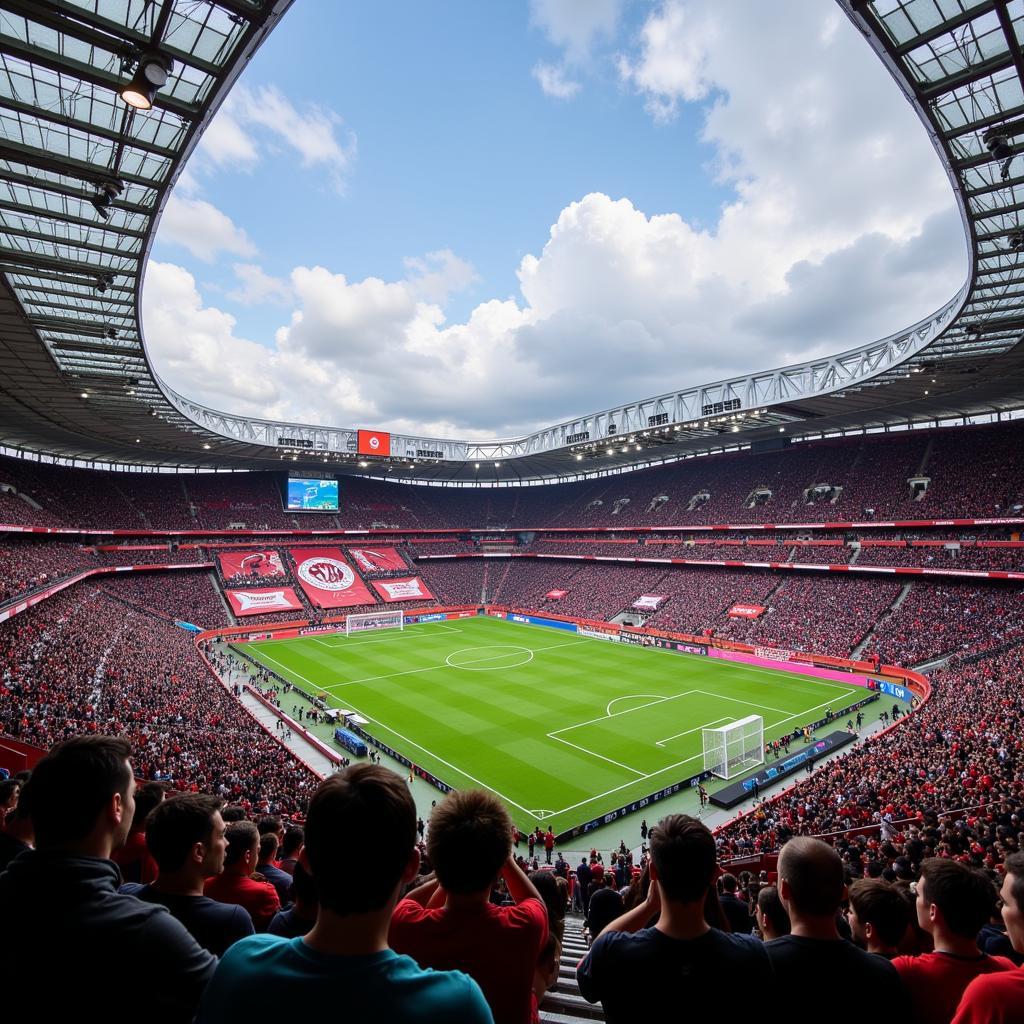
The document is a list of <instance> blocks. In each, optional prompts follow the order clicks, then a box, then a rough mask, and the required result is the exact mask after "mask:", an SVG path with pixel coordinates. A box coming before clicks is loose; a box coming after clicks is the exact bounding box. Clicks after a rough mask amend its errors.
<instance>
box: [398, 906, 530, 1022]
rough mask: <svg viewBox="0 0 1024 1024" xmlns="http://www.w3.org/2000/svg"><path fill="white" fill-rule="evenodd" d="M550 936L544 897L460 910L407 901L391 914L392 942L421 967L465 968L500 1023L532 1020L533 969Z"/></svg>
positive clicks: (461, 969) (438, 968)
mask: <svg viewBox="0 0 1024 1024" xmlns="http://www.w3.org/2000/svg"><path fill="white" fill-rule="evenodd" d="M547 938H548V912H547V910H546V908H545V907H544V904H543V903H541V902H540V901H539V900H535V899H527V900H523V902H522V903H520V904H518V905H517V906H514V907H496V906H494V904H493V903H485V904H483V905H481V906H480V907H473V908H472V909H469V908H467V909H458V910H451V909H449V908H447V907H435V908H433V909H429V910H428V909H427V908H425V907H421V906H420V905H419V904H418V903H416V902H414V901H413V900H402V901H401V902H400V903H399V904H398V906H397V907H395V913H394V915H393V916H392V918H391V929H390V931H389V933H388V944H389V945H390V946H391V948H392V949H393V950H394V951H395V952H396V953H406V954H408V955H409V956H411V957H412V958H413V959H414V960H415V961H416V962H417V963H418V964H419V965H420V966H421V967H433V968H434V969H435V970H439V971H452V970H457V971H465V972H466V974H468V975H469V976H470V977H471V978H473V979H475V981H476V982H477V984H478V985H479V986H480V988H481V989H482V990H483V993H484V997H485V998H486V999H487V1002H488V1004H489V1005H490V1007H491V1012H492V1013H493V1014H494V1024H528V1022H529V1021H530V1019H531V1000H532V996H533V971H534V968H535V967H536V966H537V957H538V955H539V954H540V950H541V947H542V946H543V945H544V943H545V942H547Z"/></svg>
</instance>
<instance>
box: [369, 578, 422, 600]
mask: <svg viewBox="0 0 1024 1024" xmlns="http://www.w3.org/2000/svg"><path fill="white" fill-rule="evenodd" d="M373 589H374V590H376V591H377V593H378V594H380V596H381V597H382V598H384V600H385V601H387V603H388V604H391V603H392V602H394V601H432V600H433V599H434V595H433V594H432V593H431V592H430V591H429V590H427V587H426V584H425V583H424V582H423V580H421V579H420V578H419V576H409V577H408V578H407V579H400V580H373Z"/></svg>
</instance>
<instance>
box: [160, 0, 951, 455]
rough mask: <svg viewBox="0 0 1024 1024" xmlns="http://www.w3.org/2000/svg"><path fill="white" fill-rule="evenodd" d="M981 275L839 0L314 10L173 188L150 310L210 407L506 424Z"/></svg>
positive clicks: (462, 431) (843, 338) (786, 358)
mask: <svg viewBox="0 0 1024 1024" xmlns="http://www.w3.org/2000/svg"><path fill="white" fill-rule="evenodd" d="M965 268H966V254H965V247H964V241H963V236H962V232H961V228H960V223H959V217H958V214H957V213H956V210H955V208H954V206H953V201H952V196H951V192H950V188H949V184H948V182H947V180H946V178H945V175H944V173H943V172H942V170H941V168H940V166H939V163H938V160H937V158H936V156H935V153H934V151H933V150H932V149H931V147H930V144H929V143H928V141H927V139H926V137H925V133H924V130H923V128H922V127H921V125H920V123H919V121H918V120H917V118H916V116H915V115H914V114H913V112H912V111H911V110H910V108H909V107H908V106H907V105H906V103H905V101H904V100H903V99H902V96H901V94H900V93H899V91H898V90H897V88H896V86H895V85H894V84H893V82H892V81H891V79H890V78H889V77H888V75H887V74H886V72H885V71H884V69H883V68H882V65H881V64H880V62H879V61H877V59H876V58H874V57H873V56H872V53H871V51H870V49H869V48H868V46H867V45H866V44H865V43H864V41H863V40H862V39H861V38H860V37H859V36H858V35H857V33H856V32H855V31H854V30H853V28H852V26H851V25H850V24H849V23H848V22H847V21H846V19H845V17H844V16H843V15H842V14H841V12H840V11H839V9H838V7H833V5H832V4H830V3H827V2H825V0H773V2H772V3H765V2H764V0H727V2H723V0H664V2H660V3H659V2H654V3H651V2H645V0H523V2H522V3H521V4H517V3H511V2H510V3H504V4H480V3H479V2H478V0H445V2H440V0H434V2H430V3H424V2H422V0H381V2H379V3H373V4H336V3H334V2H332V0H304V2H302V3H297V4H295V6H294V7H293V8H292V10H291V11H290V12H289V13H288V15H287V16H286V17H285V18H284V20H283V22H282V23H281V25H280V27H279V28H278V29H277V30H276V31H275V32H274V33H273V34H272V35H271V37H270V39H269V40H268V42H267V43H266V45H265V46H264V47H263V49H262V50H261V51H260V52H259V53H258V54H257V56H256V58H255V59H254V60H253V61H252V63H251V64H250V66H249V67H248V68H247V69H246V71H245V73H244V74H243V76H242V77H241V79H240V80H239V82H238V84H237V85H236V87H235V89H234V90H233V92H232V93H231V95H230V96H229V98H228V101H227V102H226V103H225V105H224V107H223V108H222V110H221V111H220V113H219V114H218V115H217V117H216V119H215V120H214V122H213V124H212V125H211V127H210V129H209V130H208V131H207V133H206V136H205V138H204V140H203V142H202V144H201V145H200V147H199V149H198V150H197V152H196V154H195V155H194V157H193V158H192V160H191V161H190V163H189V164H188V166H187V167H186V169H185V172H184V174H183V176H182V178H181V180H180V181H179V184H178V186H177V188H176V190H175V192H174V193H173V195H172V196H171V199H170V201H169V203H168V205H167V208H166V211H165V213H164V217H163V220H162V221H161V225H160V229H159V233H158V235H157V241H156V245H155V247H154V250H153V258H152V260H151V262H150V264H149V270H148V273H147V279H146V288H145V294H144V305H143V324H144V329H145V335H146V340H147V344H148V347H149V351H150V353H151V354H152V357H153V360H154V363H155V365H156V368H157V371H158V372H159V373H160V374H161V375H162V376H163V377H164V379H165V380H167V382H168V383H169V384H171V385H172V386H173V387H175V388H177V389H178V390H179V391H182V392H183V393H185V394H186V395H188V396H189V397H191V398H194V399H196V400H198V401H200V402H203V403H205V404H207V405H211V406H213V407H215V408H219V409H226V410H229V411H232V412H239V413H246V414H253V415H259V416H269V417H273V418H282V419H289V420H297V421H301V422H308V423H320V424H329V425H336V426H365V427H383V428H390V429H392V430H395V431H415V432H424V433H427V434H431V435H436V436H448V437H471V438H485V437H496V436H509V435H514V434H518V433H522V432H525V431H528V430H530V429H533V428H535V427H539V426H544V425H548V424H551V423H554V422H556V421H559V420H562V419H567V418H569V417H571V416H574V415H577V414H580V413H584V412H588V411H594V410H598V409H601V408H604V407H605V406H609V405H614V404H617V403H619V402H625V401H630V400H634V399H638V398H643V397H646V396H648V395H653V394H659V393H662V392H664V391H668V390H671V389H673V388H676V387H683V386H687V385H693V384H700V383H704V382H708V381H711V380H715V379H717V378H720V377H722V376H726V375H731V374H734V373H742V372H747V371H750V370H759V369H767V368H770V367H773V366H779V365H784V364H786V363H790V362H793V361H796V360H799V359H802V358H805V357H808V356H813V355H818V354H821V353H824V352H830V351H838V350H840V349H842V348H845V347H849V346H852V345H856V344H860V343H861V342H866V341H871V340H873V339H875V338H877V337H881V336H883V335H885V334H888V333H890V332H892V331H894V330H898V329H900V328H901V327H904V326H906V325H908V324H910V323H912V322H913V321H914V320H916V319H919V318H920V317H922V316H924V315H927V314H928V313H930V312H931V311H932V310H933V309H935V308H937V307H938V306H940V305H941V304H942V303H943V302H945V301H946V300H947V299H948V298H949V297H950V296H951V295H952V294H953V292H954V291H955V290H956V289H957V287H959V285H960V284H961V283H962V281H963V277H964V274H965Z"/></svg>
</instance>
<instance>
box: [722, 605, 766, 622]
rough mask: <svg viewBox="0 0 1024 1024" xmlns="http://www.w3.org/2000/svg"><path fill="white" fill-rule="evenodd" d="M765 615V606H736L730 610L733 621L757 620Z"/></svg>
mask: <svg viewBox="0 0 1024 1024" xmlns="http://www.w3.org/2000/svg"><path fill="white" fill-rule="evenodd" d="M763 614H764V605H763V604H734V605H733V606H732V607H731V608H730V609H729V617H730V618H732V619H757V618H760V617H761V615H763Z"/></svg>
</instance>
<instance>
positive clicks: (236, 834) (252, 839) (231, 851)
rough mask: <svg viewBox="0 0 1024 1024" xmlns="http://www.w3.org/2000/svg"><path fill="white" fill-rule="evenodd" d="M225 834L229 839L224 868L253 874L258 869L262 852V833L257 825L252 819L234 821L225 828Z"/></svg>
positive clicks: (244, 873)
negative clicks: (257, 865) (257, 862)
mask: <svg viewBox="0 0 1024 1024" xmlns="http://www.w3.org/2000/svg"><path fill="white" fill-rule="evenodd" d="M224 835H225V838H226V839H227V841H228V849H227V853H226V854H225V855H224V869H225V870H227V869H228V868H230V869H231V870H232V871H235V872H238V873H239V874H243V875H251V874H252V873H253V872H254V871H255V870H256V861H257V859H258V858H259V852H260V834H259V831H258V830H257V828H256V825H255V824H254V823H253V822H251V821H233V822H231V824H230V825H228V826H227V828H226V829H225V830H224Z"/></svg>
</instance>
